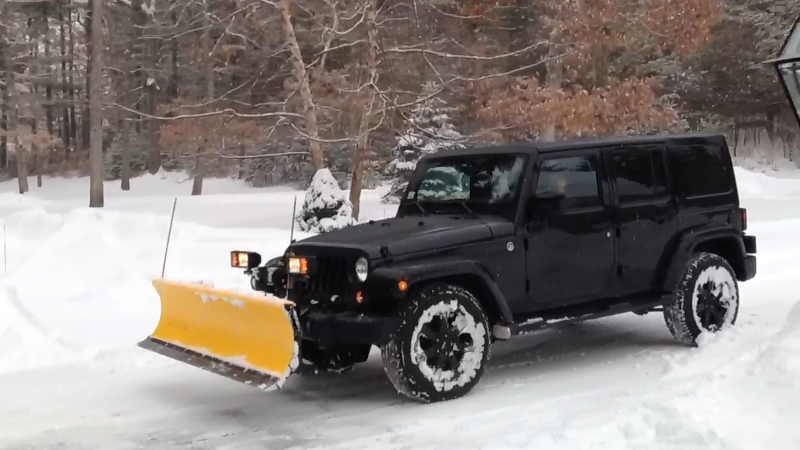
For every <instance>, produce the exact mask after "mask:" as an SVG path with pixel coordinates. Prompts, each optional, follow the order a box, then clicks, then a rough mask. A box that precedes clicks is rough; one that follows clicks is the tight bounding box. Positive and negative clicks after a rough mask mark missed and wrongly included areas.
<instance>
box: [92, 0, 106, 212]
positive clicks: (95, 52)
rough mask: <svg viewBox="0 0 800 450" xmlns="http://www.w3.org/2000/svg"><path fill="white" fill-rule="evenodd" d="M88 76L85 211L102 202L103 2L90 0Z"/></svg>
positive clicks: (102, 204)
mask: <svg viewBox="0 0 800 450" xmlns="http://www.w3.org/2000/svg"><path fill="white" fill-rule="evenodd" d="M91 31H92V39H91V50H90V54H91V59H90V60H91V72H90V73H89V85H88V88H89V114H90V122H91V123H90V126H91V133H90V137H89V141H90V148H89V167H90V177H89V207H91V208H102V207H103V206H104V199H103V116H102V111H101V110H100V108H101V105H102V102H101V101H100V96H101V95H102V83H103V0H92V30H91Z"/></svg>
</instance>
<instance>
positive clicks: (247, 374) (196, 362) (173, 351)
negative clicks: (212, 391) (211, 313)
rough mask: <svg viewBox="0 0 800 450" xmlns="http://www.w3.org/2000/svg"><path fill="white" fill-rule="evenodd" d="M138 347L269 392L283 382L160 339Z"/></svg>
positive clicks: (153, 339) (142, 342) (141, 343)
mask: <svg viewBox="0 0 800 450" xmlns="http://www.w3.org/2000/svg"><path fill="white" fill-rule="evenodd" d="M137 346H138V347H141V348H143V349H145V350H149V351H151V352H155V353H158V354H160V355H163V356H166V357H168V358H172V359H174V360H176V361H180V362H182V363H184V364H189V365H190V366H194V367H197V368H198V369H203V370H205V371H207V372H211V373H214V374H217V375H221V376H223V377H225V378H228V379H230V380H233V381H236V382H239V383H243V384H246V385H249V386H254V387H257V388H259V389H261V390H269V389H270V388H272V387H273V386H275V385H276V384H277V385H278V386H275V387H280V384H279V382H280V381H281V380H280V379H279V378H278V377H275V376H272V375H269V374H266V373H263V372H258V371H255V370H253V369H247V368H244V367H240V366H237V365H235V364H231V363H229V362H227V361H223V360H221V359H218V358H214V357H213V356H208V355H203V354H201V353H198V352H195V351H193V350H189V349H187V348H183V347H178V346H177V345H173V344H170V343H168V342H164V341H162V340H160V339H156V338H153V337H149V338H147V339H145V340H143V341H141V342H139V343H138V344H137Z"/></svg>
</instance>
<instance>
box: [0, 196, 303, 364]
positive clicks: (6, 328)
mask: <svg viewBox="0 0 800 450" xmlns="http://www.w3.org/2000/svg"><path fill="white" fill-rule="evenodd" d="M3 224H4V228H5V236H6V257H7V258H6V262H7V267H8V273H7V274H6V275H5V277H3V278H2V280H0V372H3V371H12V370H22V369H27V368H33V367H37V366H42V365H50V364H59V363H63V362H68V361H72V360H75V359H86V358H89V359H92V358H105V359H108V360H114V359H116V358H115V356H114V355H115V352H117V351H118V350H119V349H126V348H127V349H130V348H132V347H133V346H134V345H135V344H136V343H137V342H139V341H140V340H141V339H143V338H145V337H146V336H147V335H148V334H150V333H151V332H152V331H153V330H154V329H155V327H156V324H157V322H158V319H159V315H160V305H159V299H158V295H157V293H156V291H155V289H154V288H153V287H152V284H151V280H153V279H154V278H158V277H160V274H161V267H162V262H163V256H164V248H165V244H166V240H167V233H168V230H169V217H168V216H166V215H155V214H147V213H122V212H115V211H104V210H97V209H90V208H76V209H73V210H70V211H69V212H67V213H66V214H56V213H48V212H46V211H44V210H42V209H40V208H33V209H29V210H26V211H20V212H16V213H12V214H10V215H9V216H8V217H6V218H5V220H4V222H3ZM237 231H238V232H237ZM296 235H299V237H302V236H303V235H302V233H296ZM288 242H289V233H288V232H286V231H276V230H269V229H266V230H263V229H262V230H247V229H241V230H218V229H215V228H209V227H204V226H201V225H195V224H191V223H182V222H176V223H175V225H174V228H173V232H172V239H171V243H170V250H169V257H168V260H167V262H168V263H167V271H166V274H165V275H166V277H167V278H169V279H173V280H181V281H188V282H200V283H206V284H211V285H216V286H218V287H223V288H228V289H233V290H241V291H250V290H251V289H250V286H249V280H248V278H247V277H246V276H245V275H244V274H242V272H241V270H236V269H231V268H230V267H229V253H228V252H229V251H230V250H232V249H245V250H254V251H260V252H262V254H263V255H264V257H265V258H271V257H274V256H275V255H279V254H281V253H282V252H283V251H284V249H285V247H286V245H287V244H288ZM119 359H120V360H123V359H124V358H119Z"/></svg>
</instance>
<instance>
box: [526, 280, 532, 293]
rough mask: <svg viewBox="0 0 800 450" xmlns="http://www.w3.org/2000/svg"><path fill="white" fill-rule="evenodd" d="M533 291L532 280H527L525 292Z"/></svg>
mask: <svg viewBox="0 0 800 450" xmlns="http://www.w3.org/2000/svg"><path fill="white" fill-rule="evenodd" d="M530 291H531V280H525V292H526V293H529V292H530Z"/></svg>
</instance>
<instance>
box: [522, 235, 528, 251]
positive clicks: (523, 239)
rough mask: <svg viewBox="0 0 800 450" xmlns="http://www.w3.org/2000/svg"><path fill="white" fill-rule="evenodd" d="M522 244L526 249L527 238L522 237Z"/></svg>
mask: <svg viewBox="0 0 800 450" xmlns="http://www.w3.org/2000/svg"><path fill="white" fill-rule="evenodd" d="M522 246H523V247H525V250H527V249H528V238H527V237H525V238H522Z"/></svg>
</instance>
